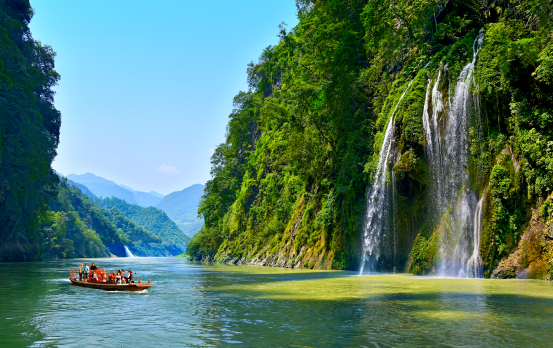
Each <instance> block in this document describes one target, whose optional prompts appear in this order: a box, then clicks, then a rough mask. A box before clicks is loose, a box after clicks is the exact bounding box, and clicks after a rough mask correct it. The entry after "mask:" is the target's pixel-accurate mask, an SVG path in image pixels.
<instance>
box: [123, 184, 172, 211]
mask: <svg viewBox="0 0 553 348" xmlns="http://www.w3.org/2000/svg"><path fill="white" fill-rule="evenodd" d="M119 186H121V187H122V188H124V189H126V190H128V191H130V192H132V193H133V195H134V199H135V200H136V202H137V204H138V205H139V206H141V207H153V206H155V205H156V204H157V203H159V201H160V200H161V199H162V198H163V195H162V194H161V193H157V192H154V191H151V192H141V191H136V190H133V189H132V188H130V187H128V186H125V185H119ZM160 196H161V197H160ZM129 203H130V202H129Z"/></svg>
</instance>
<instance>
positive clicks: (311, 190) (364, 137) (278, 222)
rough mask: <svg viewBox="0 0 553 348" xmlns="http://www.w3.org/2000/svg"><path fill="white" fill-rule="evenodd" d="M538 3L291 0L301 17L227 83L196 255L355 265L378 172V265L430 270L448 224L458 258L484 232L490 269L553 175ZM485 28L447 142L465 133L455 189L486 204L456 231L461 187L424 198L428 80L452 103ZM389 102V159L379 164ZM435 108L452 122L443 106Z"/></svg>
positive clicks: (547, 27) (548, 77) (486, 269)
mask: <svg viewBox="0 0 553 348" xmlns="http://www.w3.org/2000/svg"><path fill="white" fill-rule="evenodd" d="M532 4H534V3H533V2H530V1H519V2H509V1H499V2H495V3H494V4H491V5H481V6H482V7H475V6H473V5H467V4H466V3H465V2H461V1H444V2H440V1H438V2H435V3H426V2H424V3H423V2H421V3H419V2H402V1H400V2H394V4H391V3H390V2H387V1H368V2H361V1H360V2H349V3H347V4H345V3H341V2H314V3H311V2H298V5H299V7H298V8H299V13H300V24H299V25H298V27H296V28H294V29H293V30H292V31H291V32H288V33H287V32H286V31H285V29H284V28H282V29H281V35H280V37H281V40H280V43H279V44H278V45H277V46H275V47H269V48H268V49H267V50H266V51H264V53H263V55H262V56H261V58H260V61H259V63H258V64H253V63H252V64H251V65H250V66H249V68H248V72H249V82H250V87H251V89H250V91H249V92H246V93H241V94H239V95H238V96H237V97H236V98H235V111H234V112H233V114H232V115H231V116H230V121H229V125H228V135H227V140H226V142H225V143H223V144H221V145H220V146H219V148H218V149H217V150H216V152H215V154H214V156H213V157H212V163H213V167H212V180H211V181H210V182H208V184H207V185H206V190H205V195H204V198H203V200H202V203H201V204H200V209H199V212H200V213H201V214H202V215H203V216H204V219H205V222H206V223H205V226H204V228H203V229H202V230H201V231H200V232H199V233H198V234H197V236H196V237H195V238H194V240H193V241H192V242H191V243H190V245H189V255H190V256H191V257H192V258H196V259H204V260H218V261H222V262H232V263H248V264H260V265H271V266H285V267H295V268H337V269H344V268H348V269H358V268H359V266H360V265H361V260H362V258H363V257H364V254H363V253H362V249H363V248H364V244H363V243H364V240H363V237H364V236H365V235H366V233H367V226H369V224H368V221H367V220H368V219H367V216H368V215H367V210H366V203H367V191H368V190H369V188H370V187H371V185H373V184H374V182H375V180H383V185H384V186H385V187H387V188H388V189H389V192H388V193H387V195H388V196H387V197H389V199H388V200H387V201H386V202H387V203H383V202H384V201H382V200H381V199H382V197H380V196H381V195H378V197H377V198H376V199H375V202H373V203H370V204H375V206H376V205H378V204H385V208H386V209H384V211H385V212H386V214H384V215H383V218H382V219H383V220H381V222H379V225H383V224H384V225H386V226H387V227H386V229H387V230H386V231H387V233H385V236H384V234H383V235H382V236H383V238H380V239H378V243H380V245H381V247H382V252H381V253H380V255H379V256H378V262H376V263H375V265H377V270H385V271H394V270H395V271H403V270H410V271H411V272H414V273H417V274H424V273H428V272H438V271H439V267H440V262H441V261H443V256H442V255H444V251H443V250H444V249H443V243H444V240H445V238H446V235H447V234H448V233H449V234H451V233H454V235H455V236H461V237H462V238H465V237H466V238H468V239H467V241H468V242H467V243H468V244H467V248H468V252H469V254H467V255H466V257H469V256H471V255H470V253H471V252H472V247H473V245H474V242H473V241H472V242H471V240H472V239H473V237H471V236H472V234H473V233H480V235H481V243H480V247H479V248H478V246H476V249H479V255H480V257H481V260H482V261H481V262H482V266H483V268H482V272H483V273H482V274H483V275H484V276H491V275H492V273H493V270H494V269H496V268H497V266H498V265H499V263H500V261H501V260H502V259H505V258H506V257H507V256H508V255H509V254H510V253H511V251H513V249H514V248H515V247H516V246H517V244H518V241H519V240H520V238H521V236H522V234H523V231H524V229H525V226H526V224H527V223H528V221H530V219H531V217H532V215H531V214H532V213H531V212H532V209H540V208H539V207H540V206H541V205H542V204H543V203H542V202H544V197H547V195H549V193H550V192H551V191H552V190H553V184H552V183H553V181H552V174H551V173H552V171H551V169H552V168H551V163H552V160H551V159H552V158H553V155H552V153H551V152H550V151H551V150H550V149H551V145H550V144H551V139H552V136H553V134H552V133H551V129H553V127H551V126H553V125H552V124H551V123H550V122H551V121H553V118H551V114H552V110H553V104H552V100H551V95H553V93H552V86H553V73H552V70H551V67H552V66H553V64H552V62H551V58H550V57H551V53H552V51H551V50H552V44H551V42H552V36H551V24H552V23H551V18H553V16H552V15H551V14H552V13H551V6H550V4H548V3H544V4H542V5H543V6H541V7H540V9H539V10H538V9H537V7H532V6H533V5H532ZM481 29H483V30H482V32H483V34H484V39H483V43H482V48H481V50H480V51H479V52H478V57H477V59H476V60H475V62H474V67H473V71H472V79H470V81H469V80H467V86H466V87H467V89H466V90H467V93H469V94H470V96H469V97H470V100H471V110H469V111H468V114H467V115H468V116H467V117H468V120H467V126H466V128H464V130H463V131H462V134H460V137H461V138H462V140H463V141H464V143H463V144H456V143H453V142H451V143H449V144H442V145H448V146H453V147H455V146H461V145H462V146H464V148H463V149H462V151H463V152H464V153H466V156H467V161H466V164H465V165H464V167H465V169H464V173H466V176H467V181H466V182H464V183H462V184H461V185H460V186H459V187H458V188H455V190H454V191H455V192H456V193H455V192H453V193H450V194H449V196H453V198H455V197H456V196H457V195H458V194H459V193H460V190H461V187H462V189H463V190H470V192H473V198H471V200H470V202H471V203H470V204H469V205H470V206H471V211H472V212H474V211H475V209H476V208H477V207H478V209H481V212H480V210H478V211H479V214H480V215H478V216H480V217H481V218H480V217H478V218H477V219H476V220H478V221H477V222H474V221H476V220H475V218H474V215H475V214H473V213H471V214H472V215H470V214H469V215H470V217H469V219H470V220H471V221H472V222H470V221H469V222H470V224H466V226H472V227H474V226H477V227H478V228H477V230H476V232H475V229H474V228H469V227H466V226H465V227H463V228H461V229H462V230H463V231H462V234H459V233H461V232H459V231H458V230H459V228H457V227H455V226H456V225H455V224H453V223H452V220H451V218H450V217H448V216H451V215H448V214H444V212H443V209H445V211H446V212H447V211H448V209H449V211H450V212H451V211H455V207H454V205H455V204H457V203H454V202H457V201H456V200H455V199H451V200H450V202H449V203H446V204H445V207H442V206H440V205H439V204H435V202H434V203H433V200H435V195H436V191H435V190H433V189H432V188H433V187H434V186H435V184H436V183H435V178H436V177H435V176H434V174H432V170H433V169H432V163H431V161H429V157H428V154H427V151H428V145H429V140H430V139H429V135H428V134H427V133H425V124H424V122H425V119H424V115H425V113H427V114H432V113H434V111H435V110H434V109H436V108H437V104H430V106H429V103H427V101H428V100H429V98H432V94H433V93H434V91H433V90H434V89H435V91H436V93H439V94H440V95H441V97H440V98H439V99H440V102H441V103H442V104H443V105H441V106H440V107H441V108H443V110H447V109H449V108H451V106H452V103H453V101H452V100H451V98H452V96H454V95H455V89H456V88H457V84H458V81H459V76H461V74H462V72H463V68H464V67H466V66H467V64H469V63H470V62H471V61H472V60H473V59H474V53H475V52H474V51H475V50H474V42H475V38H476V36H477V34H478V33H479V32H480V31H481ZM434 86H435V88H434ZM407 87H408V88H407ZM403 93H405V96H404V97H403V98H401V96H402V95H403ZM400 99H401V100H400ZM476 109H477V110H478V112H475V110H476ZM390 115H393V120H394V121H393V122H394V128H393V133H392V135H393V137H392V139H391V143H390V148H389V155H388V156H387V157H386V166H387V168H388V169H389V170H387V171H386V172H385V175H383V176H382V178H379V177H378V174H377V173H378V170H377V169H378V163H379V158H380V154H381V149H382V144H383V142H384V141H385V131H386V129H387V125H388V124H389V122H390V119H391V117H390ZM436 117H437V118H439V119H440V120H441V121H440V122H442V123H441V126H440V127H446V125H447V124H448V122H449V119H448V117H450V116H447V115H446V113H445V111H437V116H436ZM463 175H465V174H463ZM450 176H451V175H450ZM452 180H456V179H455V178H453V179H452ZM446 184H447V183H446ZM369 194H370V192H369ZM480 198H482V200H481V203H479V200H480ZM369 200H370V199H369ZM433 205H434V206H438V208H439V209H437V210H435V209H434V210H433V208H431V207H432V206H433ZM448 207H449V208H448ZM440 209H442V210H440ZM464 219H465V220H466V219H467V218H466V217H465V218H464ZM471 224H472V225H471ZM452 226H453V227H452ZM370 231H371V230H370V229H369V232H370ZM455 238H459V237H455ZM471 243H472V244H471ZM440 248H441V249H442V250H440ZM463 260H464V261H463V262H466V261H467V260H465V259H464V258H463Z"/></svg>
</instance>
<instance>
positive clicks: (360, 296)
mask: <svg viewBox="0 0 553 348" xmlns="http://www.w3.org/2000/svg"><path fill="white" fill-rule="evenodd" d="M86 261H88V262H89V264H90V262H91V261H94V262H96V264H97V265H99V266H100V267H102V268H107V269H108V270H113V269H118V268H123V269H126V270H132V271H133V272H136V273H138V276H139V277H140V279H141V280H142V281H145V280H148V279H151V280H152V282H154V283H156V285H155V286H154V287H152V288H151V289H149V290H147V291H144V292H140V293H125V292H106V291H102V290H96V289H87V288H81V287H77V286H73V285H71V284H70V283H69V281H68V280H67V277H68V269H69V268H71V267H76V266H78V264H79V263H80V261H79V260H69V261H52V262H40V263H0V308H1V310H0V347H25V346H33V347H50V346H51V347H54V346H64V347H83V346H93V345H97V346H111V347H127V346H130V345H133V346H136V347H157V346H166V347H228V346H236V347H424V346H443V347H499V346H501V347H518V346H526V347H547V346H551V342H553V333H552V331H553V286H552V285H551V283H548V282H542V281H533V280H484V279H439V278H428V277H413V276H407V275H393V276H386V275H377V276H357V275H356V273H353V272H341V271H307V270H290V269H282V268H268V267H252V266H225V265H216V264H215V265H213V264H211V265H210V264H200V263H193V262H188V261H185V260H181V259H175V258H132V259H131V258H121V259H96V260H91V259H88V260H86Z"/></svg>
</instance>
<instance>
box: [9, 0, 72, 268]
mask: <svg viewBox="0 0 553 348" xmlns="http://www.w3.org/2000/svg"><path fill="white" fill-rule="evenodd" d="M32 16H33V10H32V8H31V6H30V4H29V1H28V0H17V1H16V0H0V260H30V259H36V258H38V257H39V254H40V250H39V247H38V243H37V235H36V230H37V223H38V215H39V214H41V213H42V212H44V208H45V204H46V203H47V202H48V201H49V199H50V198H51V197H54V196H55V194H56V193H55V186H56V184H57V180H58V177H57V175H55V174H54V172H53V170H52V169H51V167H50V164H51V163H52V160H53V159H54V157H55V156H56V148H57V145H58V142H59V129H60V124H61V115H60V113H59V111H57V110H56V109H55V108H54V105H53V99H54V91H53V90H52V87H53V86H54V85H55V84H56V83H57V81H58V80H59V75H58V74H57V73H56V71H55V70H54V57H55V53H54V51H53V50H52V48H51V47H50V46H46V45H42V44H41V43H40V42H38V41H35V40H34V39H33V37H32V35H31V32H30V31H29V27H28V25H29V22H30V20H31V18H32ZM57 219H58V220H59V221H61V220H63V217H62V216H58V217H57ZM60 233H61V231H60Z"/></svg>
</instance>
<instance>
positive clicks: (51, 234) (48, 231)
mask: <svg viewBox="0 0 553 348" xmlns="http://www.w3.org/2000/svg"><path fill="white" fill-rule="evenodd" d="M48 208H49V209H48V211H46V212H45V213H44V214H43V215H42V216H41V218H40V220H39V229H38V240H39V241H40V242H41V244H42V248H41V249H42V250H43V253H42V255H41V257H42V258H43V259H54V258H71V257H106V256H109V255H110V253H113V254H115V255H118V256H125V250H124V248H123V244H124V243H125V242H126V241H127V238H126V237H125V236H124V235H123V234H122V233H120V231H118V230H117V228H116V227H115V226H114V225H113V224H112V223H111V222H110V221H109V220H108V219H107V218H106V217H105V216H104V214H103V213H102V210H101V209H100V208H99V207H97V206H96V205H95V204H94V203H93V202H92V201H91V200H90V199H89V198H88V197H87V196H86V195H84V194H83V193H81V191H80V190H79V189H78V188H77V187H74V186H71V185H69V184H68V183H67V180H66V179H64V178H61V180H60V184H59V187H58V196H57V197H56V198H55V199H52V200H51V201H50V202H49V205H48Z"/></svg>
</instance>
